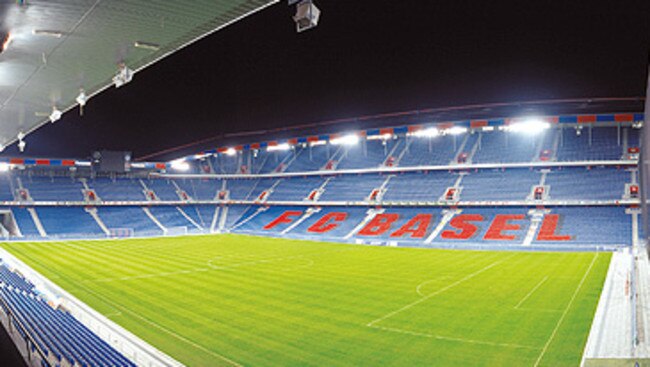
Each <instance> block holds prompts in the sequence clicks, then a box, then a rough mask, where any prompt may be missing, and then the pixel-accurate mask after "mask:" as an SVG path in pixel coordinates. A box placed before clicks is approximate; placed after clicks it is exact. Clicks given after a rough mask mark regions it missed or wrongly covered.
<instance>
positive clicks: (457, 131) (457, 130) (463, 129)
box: [445, 126, 467, 135]
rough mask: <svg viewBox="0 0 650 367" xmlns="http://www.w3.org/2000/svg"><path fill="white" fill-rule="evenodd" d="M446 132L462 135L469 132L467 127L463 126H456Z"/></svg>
mask: <svg viewBox="0 0 650 367" xmlns="http://www.w3.org/2000/svg"><path fill="white" fill-rule="evenodd" d="M445 132H446V133H447V134H449V135H460V134H465V133H466V132H467V128H466V127H462V126H454V127H450V128H449V129H447V130H445Z"/></svg>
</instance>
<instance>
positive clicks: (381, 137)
mask: <svg viewBox="0 0 650 367" xmlns="http://www.w3.org/2000/svg"><path fill="white" fill-rule="evenodd" d="M392 136H393V134H390V133H386V134H381V135H371V136H369V137H367V138H366V139H368V140H388V139H390V138H391V137H392Z"/></svg>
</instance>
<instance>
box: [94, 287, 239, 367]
mask: <svg viewBox="0 0 650 367" xmlns="http://www.w3.org/2000/svg"><path fill="white" fill-rule="evenodd" d="M82 288H84V289H85V290H86V291H87V292H88V293H91V294H93V295H94V296H95V297H97V298H100V299H102V300H103V301H104V302H105V303H107V304H109V305H111V306H112V307H113V308H115V309H122V310H123V311H124V312H126V313H129V314H131V315H133V316H135V317H136V318H138V319H140V320H142V321H144V322H146V323H148V324H150V325H152V326H153V327H155V328H157V329H159V330H162V331H163V332H165V333H167V334H169V335H171V336H173V337H175V338H176V339H178V340H181V341H183V342H185V343H187V344H189V345H191V346H193V347H194V348H196V349H199V350H202V351H203V352H205V353H208V354H210V355H212V356H213V357H217V358H219V359H221V360H223V361H225V362H227V363H229V364H231V365H233V366H235V367H243V365H241V364H239V363H237V362H235V361H233V360H232V359H230V358H228V357H225V356H222V355H221V354H219V353H216V352H213V351H211V350H210V349H208V348H206V347H204V346H202V345H200V344H197V343H195V342H193V341H191V340H189V339H187V338H185V337H183V336H181V335H178V334H176V333H175V332H173V331H171V330H169V329H167V328H165V327H164V326H161V325H159V324H158V323H156V322H154V321H151V320H149V319H148V318H146V317H144V316H142V315H140V314H139V313H137V312H134V311H131V310H130V309H128V308H126V307H124V306H121V305H119V304H116V303H114V302H112V301H110V300H108V299H107V298H106V297H104V296H103V295H101V294H99V293H95V292H93V291H92V290H90V289H89V288H87V287H84V286H82Z"/></svg>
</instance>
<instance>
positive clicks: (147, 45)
mask: <svg viewBox="0 0 650 367" xmlns="http://www.w3.org/2000/svg"><path fill="white" fill-rule="evenodd" d="M133 46H135V48H141V49H143V50H149V51H159V50H160V45H159V44H157V43H151V42H144V41H135V43H134V44H133Z"/></svg>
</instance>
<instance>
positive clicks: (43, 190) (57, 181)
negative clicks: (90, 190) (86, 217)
mask: <svg viewBox="0 0 650 367" xmlns="http://www.w3.org/2000/svg"><path fill="white" fill-rule="evenodd" d="M21 182H22V183H23V187H25V188H26V189H28V190H29V194H30V195H31V197H32V199H33V200H34V201H80V200H83V199H84V197H83V192H82V190H83V188H84V187H83V185H82V184H81V182H79V181H78V180H74V179H72V178H69V177H52V178H50V177H24V178H22V179H21Z"/></svg>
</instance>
